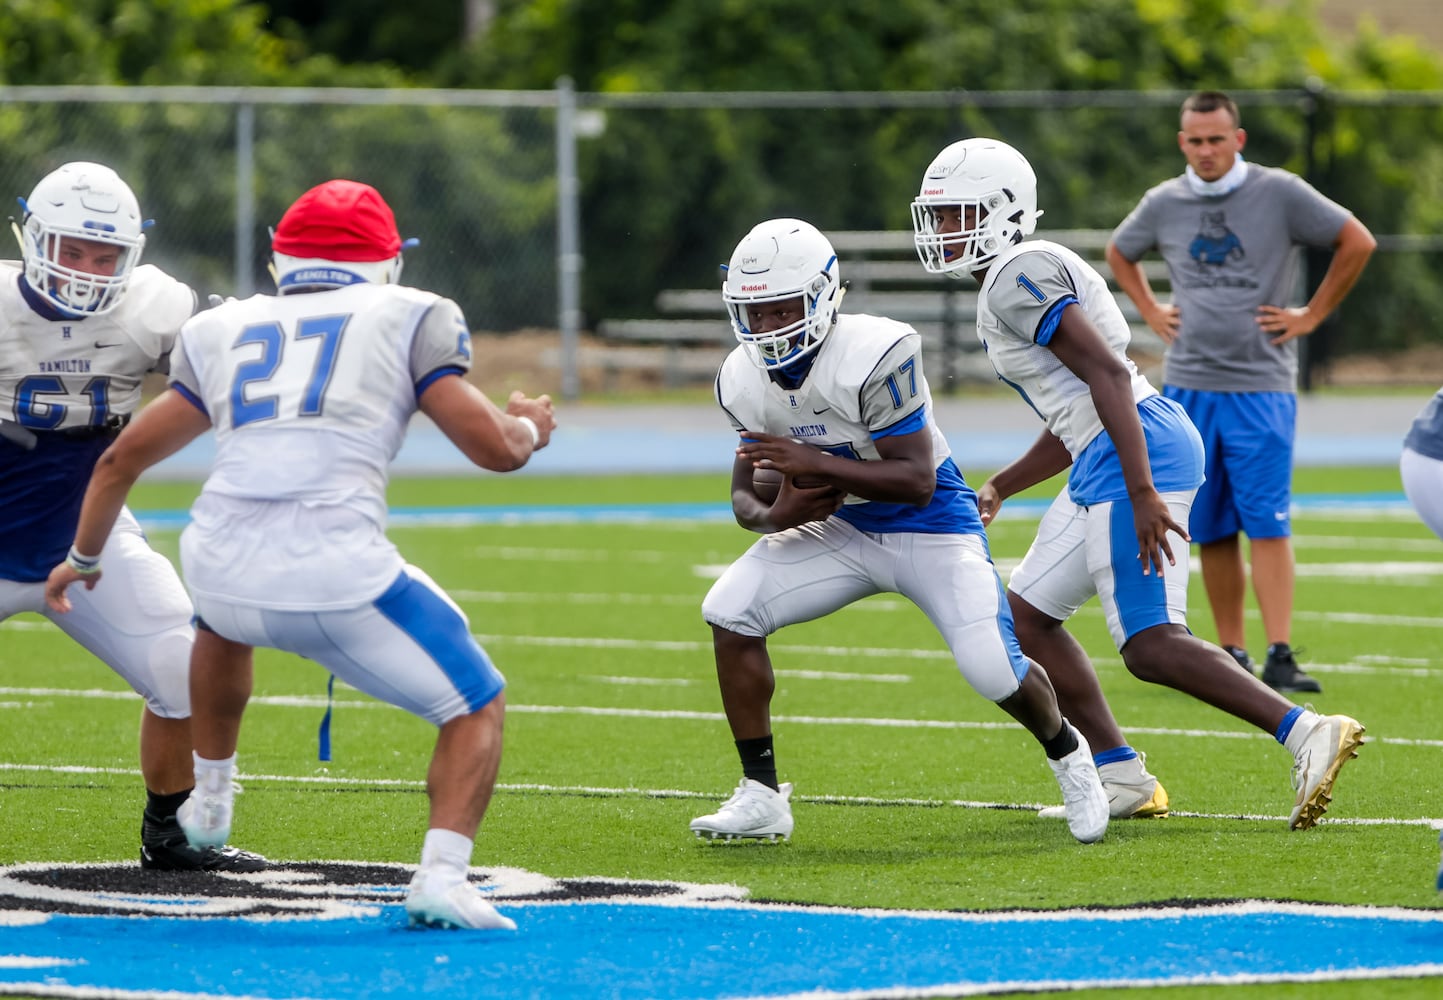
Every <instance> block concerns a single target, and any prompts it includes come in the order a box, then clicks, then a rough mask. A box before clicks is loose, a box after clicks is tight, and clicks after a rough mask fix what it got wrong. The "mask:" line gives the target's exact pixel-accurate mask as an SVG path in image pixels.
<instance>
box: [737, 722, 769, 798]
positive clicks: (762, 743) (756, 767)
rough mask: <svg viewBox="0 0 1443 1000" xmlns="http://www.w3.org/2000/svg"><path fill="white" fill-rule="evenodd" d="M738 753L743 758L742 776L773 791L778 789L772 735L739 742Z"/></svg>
mask: <svg viewBox="0 0 1443 1000" xmlns="http://www.w3.org/2000/svg"><path fill="white" fill-rule="evenodd" d="M736 742H737V753H739V754H740V755H741V758H742V774H743V775H744V776H746V777H748V778H751V779H752V780H753V781H760V782H761V783H762V784H764V785H766V786H767V787H768V788H770V789H771V790H772V791H774V792H775V791H780V789H778V788H777V758H776V757H775V756H774V755H773V754H772V737H771V734H768V735H766V736H758V737H757V738H756V739H754V740H737V741H736Z"/></svg>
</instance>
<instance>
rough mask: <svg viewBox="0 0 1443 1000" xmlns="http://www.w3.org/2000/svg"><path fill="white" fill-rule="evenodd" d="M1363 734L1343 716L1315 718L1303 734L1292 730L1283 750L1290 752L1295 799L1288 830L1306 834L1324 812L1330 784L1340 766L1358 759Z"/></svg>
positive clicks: (1330, 796)
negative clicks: (1301, 831)
mask: <svg viewBox="0 0 1443 1000" xmlns="http://www.w3.org/2000/svg"><path fill="white" fill-rule="evenodd" d="M1310 711H1311V710H1310ZM1303 721H1304V719H1299V720H1298V722H1299V723H1301V722H1303ZM1364 732H1366V730H1365V729H1364V727H1363V724H1362V723H1360V722H1359V721H1358V720H1357V719H1350V718H1348V717H1347V716H1346V715H1320V716H1317V721H1316V722H1315V723H1313V726H1312V728H1310V729H1308V730H1307V731H1306V732H1303V733H1299V732H1298V726H1296V725H1295V726H1294V727H1293V731H1292V732H1291V733H1289V734H1288V739H1287V743H1286V746H1287V748H1288V749H1289V750H1291V751H1292V752H1293V790H1294V791H1296V792H1297V793H1298V797H1297V800H1296V801H1295V802H1294V803H1293V811H1292V813H1291V814H1290V815H1289V816H1288V829H1289V830H1306V829H1308V828H1309V827H1312V826H1314V825H1316V824H1317V822H1318V819H1319V818H1320V817H1321V816H1322V815H1323V813H1325V812H1327V811H1328V803H1330V802H1332V801H1333V782H1335V781H1336V780H1337V779H1338V772H1339V771H1340V770H1342V767H1343V765H1344V764H1346V763H1347V762H1348V761H1350V760H1352V759H1353V758H1354V757H1356V756H1358V747H1360V746H1362V745H1363V733H1364Z"/></svg>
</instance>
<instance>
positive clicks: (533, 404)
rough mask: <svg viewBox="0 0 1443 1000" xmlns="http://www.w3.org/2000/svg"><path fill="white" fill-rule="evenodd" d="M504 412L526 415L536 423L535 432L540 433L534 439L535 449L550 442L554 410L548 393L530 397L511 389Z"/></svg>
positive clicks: (554, 421) (538, 449) (554, 426)
mask: <svg viewBox="0 0 1443 1000" xmlns="http://www.w3.org/2000/svg"><path fill="white" fill-rule="evenodd" d="M506 412H507V413H509V414H511V415H512V416H513V417H526V418H527V419H529V420H530V421H531V422H532V423H534V424H535V425H536V433H537V434H539V435H540V437H539V438H538V439H537V441H536V450H537V451H540V450H541V449H542V448H545V447H546V446H547V444H549V443H550V442H551V432H552V431H554V430H556V411H555V410H554V409H552V406H551V397H550V396H549V395H547V394H546V393H542V394H541V395H540V396H536V397H535V398H532V397H531V396H528V395H526V394H525V393H524V392H522V391H521V390H520V389H513V390H512V391H511V398H509V399H507V400H506Z"/></svg>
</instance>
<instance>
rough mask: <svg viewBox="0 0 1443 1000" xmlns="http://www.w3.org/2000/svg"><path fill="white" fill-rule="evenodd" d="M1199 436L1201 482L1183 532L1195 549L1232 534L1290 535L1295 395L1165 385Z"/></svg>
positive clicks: (1295, 422)
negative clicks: (1203, 460)
mask: <svg viewBox="0 0 1443 1000" xmlns="http://www.w3.org/2000/svg"><path fill="white" fill-rule="evenodd" d="M1163 394H1164V395H1166V396H1167V397H1168V398H1169V399H1175V400H1177V401H1178V402H1179V403H1181V404H1182V405H1183V408H1184V409H1186V410H1187V413H1188V416H1189V417H1191V418H1192V422H1193V423H1194V424H1196V425H1197V429H1198V433H1199V434H1201V435H1202V440H1203V448H1204V450H1205V452H1206V456H1207V457H1206V465H1205V467H1204V472H1205V474H1206V476H1207V479H1206V481H1204V483H1203V484H1202V488H1201V489H1199V490H1198V492H1197V498H1196V499H1195V500H1194V501H1193V507H1192V519H1191V520H1190V521H1189V523H1188V532H1189V533H1190V534H1191V535H1192V540H1193V541H1194V542H1197V543H1199V544H1204V545H1205V544H1207V543H1208V542H1216V541H1220V540H1222V539H1224V538H1228V537H1230V536H1232V535H1235V534H1237V533H1238V532H1239V531H1241V532H1243V533H1244V534H1246V535H1247V536H1248V537H1249V538H1286V537H1287V536H1289V535H1291V534H1292V531H1293V528H1292V520H1291V510H1292V502H1293V437H1294V434H1295V432H1296V430H1297V425H1298V397H1297V396H1295V395H1293V394H1292V393H1290V392H1204V391H1202V390H1198V389H1179V388H1176V387H1175V386H1165V387H1164V388H1163Z"/></svg>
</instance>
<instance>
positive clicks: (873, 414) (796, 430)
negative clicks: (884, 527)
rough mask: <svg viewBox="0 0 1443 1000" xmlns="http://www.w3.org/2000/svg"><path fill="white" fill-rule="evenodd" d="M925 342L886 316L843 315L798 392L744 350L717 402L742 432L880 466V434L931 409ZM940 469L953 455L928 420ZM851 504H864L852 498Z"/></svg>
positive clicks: (732, 362)
mask: <svg viewBox="0 0 1443 1000" xmlns="http://www.w3.org/2000/svg"><path fill="white" fill-rule="evenodd" d="M921 359H922V338H921V337H920V336H919V335H918V333H917V331H915V330H913V329H912V328H911V327H910V326H907V325H906V324H904V323H898V322H897V321H895V320H890V319H884V318H882V317H880V316H865V315H843V316H839V317H838V318H837V325H836V328H835V329H833V330H832V332H831V333H830V334H829V335H828V337H827V340H826V341H825V342H824V343H823V344H822V346H821V348H819V349H818V352H817V359H816V361H815V362H814V363H813V365H812V370H811V372H810V373H809V374H808V375H807V377H806V379H805V380H804V381H803V382H802V384H801V385H800V386H799V387H798V388H796V389H786V388H783V387H782V386H780V385H778V384H777V383H776V382H773V381H772V380H771V378H770V377H769V376H768V374H767V373H766V372H765V371H763V370H762V369H760V368H758V367H757V366H756V365H755V364H754V363H753V362H752V361H751V359H750V358H749V357H748V355H747V353H746V350H745V348H741V347H738V348H737V349H736V350H734V351H732V353H731V354H730V355H729V356H728V357H727V359H726V361H725V362H724V363H723V364H722V367H721V372H720V373H719V374H718V376H717V401H718V402H719V403H721V406H722V409H723V410H725V411H726V414H727V416H728V417H729V418H730V419H731V423H732V427H733V428H735V429H736V430H737V431H738V432H741V431H744V430H750V431H760V432H761V433H764V434H785V435H787V436H789V437H792V438H795V439H796V440H798V441H801V442H803V443H804V444H810V445H814V446H816V447H818V448H821V449H822V450H823V451H830V452H833V453H835V454H841V455H847V456H848V457H851V458H860V459H863V460H865V461H875V460H877V459H878V458H880V457H881V456H880V455H878V453H877V446H876V445H875V444H874V443H873V440H872V438H873V435H874V434H876V433H877V432H878V431H882V430H885V429H886V428H888V427H891V426H892V425H894V424H898V423H901V422H902V421H903V420H905V419H906V418H907V417H909V416H911V415H912V414H913V413H915V412H916V411H918V410H921V409H926V410H927V411H928V412H929V413H930V412H931V409H932V395H931V391H930V390H929V389H928V387H927V380H926V379H925V378H922V377H921V376H922V372H921ZM928 426H929V427H930V429H931V434H932V453H933V457H934V458H935V459H936V463H937V464H941V462H942V461H943V460H944V459H946V458H947V457H948V456H949V455H950V454H951V453H952V452H951V448H950V447H949V445H948V444H947V439H946V438H945V437H944V436H943V435H942V432H941V431H939V430H938V429H937V425H936V424H935V423H934V422H932V421H931V420H930V418H929V420H928ZM847 502H848V503H863V502H865V501H862V500H860V499H858V498H857V497H848V498H847Z"/></svg>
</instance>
